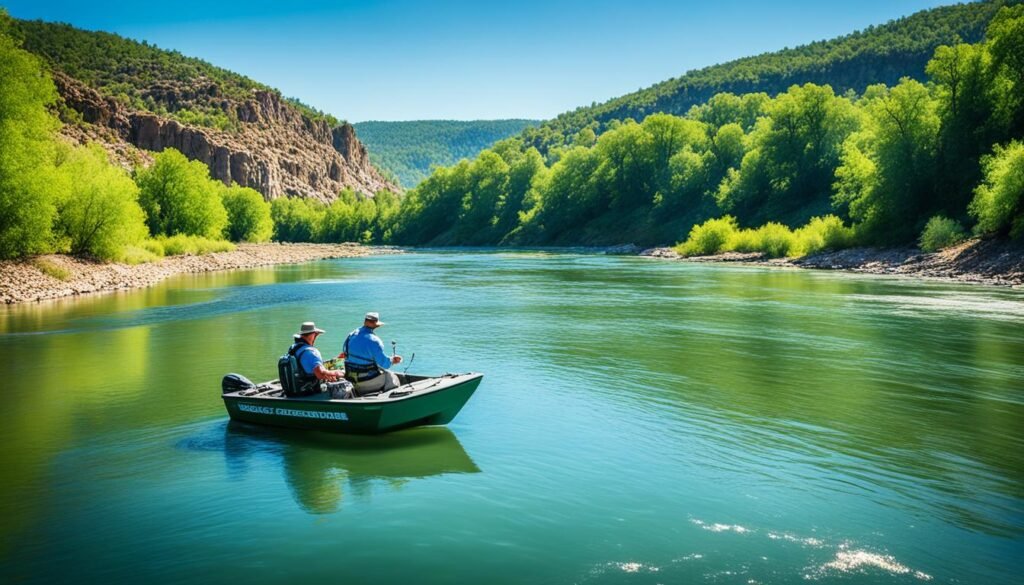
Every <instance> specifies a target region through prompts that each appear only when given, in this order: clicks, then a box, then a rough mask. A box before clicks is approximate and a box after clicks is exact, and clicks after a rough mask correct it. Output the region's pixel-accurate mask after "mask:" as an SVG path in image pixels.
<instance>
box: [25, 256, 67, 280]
mask: <svg viewBox="0 0 1024 585" xmlns="http://www.w3.org/2000/svg"><path fill="white" fill-rule="evenodd" d="M32 266H35V267H36V268H37V269H38V270H39V272H42V273H43V274H45V275H47V276H49V277H51V278H56V279H57V280H63V281H67V280H71V271H70V270H68V269H67V268H64V267H63V266H61V265H59V264H56V263H55V262H53V261H52V260H49V259H47V258H33V259H32Z"/></svg>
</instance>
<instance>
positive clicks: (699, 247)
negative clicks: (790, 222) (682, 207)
mask: <svg viewBox="0 0 1024 585" xmlns="http://www.w3.org/2000/svg"><path fill="white" fill-rule="evenodd" d="M851 245H853V230H852V229H851V228H849V227H846V226H845V225H843V222H842V220H840V219H839V218H838V217H836V216H834V215H827V216H824V217H815V218H811V220H810V221H809V222H807V224H806V225H804V226H803V227H801V228H799V229H797V230H791V229H789V227H787V226H785V225H783V224H780V223H776V222H768V223H766V224H764V225H762V226H761V227H759V228H756V229H740V227H739V224H738V223H737V222H736V218H734V217H732V216H729V215H726V216H723V217H721V218H718V219H709V220H708V221H706V222H704V223H702V224H700V225H696V226H694V227H693V229H691V230H690V235H689V237H688V238H687V240H686V241H685V242H683V243H681V244H679V245H677V246H676V248H675V250H676V251H677V252H679V253H680V254H682V255H684V256H708V255H713V254H721V253H722V252H761V253H763V254H765V255H766V256H768V257H770V258H782V257H784V256H805V255H807V254H813V253H815V252H819V251H822V250H835V249H840V248H846V247H849V246H851Z"/></svg>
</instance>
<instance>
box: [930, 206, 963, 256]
mask: <svg viewBox="0 0 1024 585" xmlns="http://www.w3.org/2000/svg"><path fill="white" fill-rule="evenodd" d="M965 239H967V233H966V232H965V231H964V227H963V226H962V225H960V222H958V221H957V220H955V219H950V218H948V217H942V216H941V215H936V216H935V217H933V218H931V219H929V220H928V223H927V224H925V226H924V231H922V232H921V237H920V238H919V239H918V244H919V245H920V246H921V249H922V250H924V251H925V252H935V251H938V250H941V249H942V248H948V247H949V246H955V245H957V244H959V243H960V242H962V241H964V240H965Z"/></svg>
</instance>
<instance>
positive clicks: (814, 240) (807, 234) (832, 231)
mask: <svg viewBox="0 0 1024 585" xmlns="http://www.w3.org/2000/svg"><path fill="white" fill-rule="evenodd" d="M793 235H794V236H795V237H796V247H795V248H794V252H795V253H794V254H793V255H795V256H806V255H808V254H814V253H816V252H822V251H826V250H841V249H843V248H849V247H851V246H853V245H854V244H855V243H856V238H855V237H854V232H853V228H851V227H849V226H846V225H845V224H843V220H841V219H839V218H838V217H836V216H834V215H826V216H824V217H812V218H811V220H810V221H808V222H807V225H804V226H803V227H801V228H799V229H797V230H794V232H793Z"/></svg>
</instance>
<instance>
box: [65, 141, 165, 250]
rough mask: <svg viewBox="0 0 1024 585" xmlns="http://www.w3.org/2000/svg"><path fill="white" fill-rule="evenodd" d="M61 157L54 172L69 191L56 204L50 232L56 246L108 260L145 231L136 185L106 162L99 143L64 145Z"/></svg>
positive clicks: (143, 235) (141, 237)
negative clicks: (52, 230) (54, 237)
mask: <svg viewBox="0 0 1024 585" xmlns="http://www.w3.org/2000/svg"><path fill="white" fill-rule="evenodd" d="M61 158H62V160H61V162H60V166H59V170H60V172H61V173H63V174H64V175H65V176H66V177H67V180H68V183H69V184H70V190H69V192H68V193H67V195H66V196H64V197H62V198H61V199H60V200H59V201H58V203H57V220H56V222H55V224H54V232H55V236H56V237H57V241H58V242H59V243H60V244H61V245H60V246H59V249H61V250H66V251H69V252H71V253H72V254H86V255H89V256H93V257H95V258H99V259H101V260H113V259H115V258H117V257H118V256H120V254H121V251H122V250H123V249H124V247H125V246H127V245H132V244H136V243H138V242H139V241H141V240H142V239H144V238H145V237H146V236H147V235H149V231H148V230H147V229H146V215H145V214H144V213H143V212H142V208H141V207H139V202H138V200H139V188H138V187H137V186H136V185H135V183H134V182H133V181H132V179H131V177H129V176H128V174H127V173H125V172H124V171H123V170H122V169H120V168H119V167H115V166H113V165H111V164H110V162H109V161H108V160H107V153H106V152H105V151H104V150H103V149H102V148H100V146H98V145H95V144H92V145H89V146H86V147H78V148H74V149H67V150H66V153H65V154H64V155H63V156H62V157H61Z"/></svg>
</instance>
